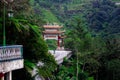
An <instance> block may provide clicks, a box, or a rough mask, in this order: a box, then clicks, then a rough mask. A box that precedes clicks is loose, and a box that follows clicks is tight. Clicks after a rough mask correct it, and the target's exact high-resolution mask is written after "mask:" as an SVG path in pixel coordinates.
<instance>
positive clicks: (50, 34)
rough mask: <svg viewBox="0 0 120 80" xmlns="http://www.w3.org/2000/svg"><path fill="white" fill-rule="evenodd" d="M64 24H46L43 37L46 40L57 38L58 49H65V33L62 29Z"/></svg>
mask: <svg viewBox="0 0 120 80" xmlns="http://www.w3.org/2000/svg"><path fill="white" fill-rule="evenodd" d="M62 27H63V26H60V25H58V24H56V23H54V24H47V25H44V26H43V28H44V31H43V37H44V40H47V39H55V40H57V49H59V50H60V49H63V35H64V31H62V30H61V28H62Z"/></svg>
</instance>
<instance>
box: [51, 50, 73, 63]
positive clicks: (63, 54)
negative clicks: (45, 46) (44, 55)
mask: <svg viewBox="0 0 120 80" xmlns="http://www.w3.org/2000/svg"><path fill="white" fill-rule="evenodd" d="M49 52H50V53H51V54H52V55H53V56H54V57H55V60H56V61H57V63H58V64H61V63H62V62H63V60H64V58H65V57H66V58H70V57H71V55H72V54H71V53H72V51H65V50H55V51H54V50H49Z"/></svg>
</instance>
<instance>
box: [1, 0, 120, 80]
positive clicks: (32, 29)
mask: <svg viewBox="0 0 120 80" xmlns="http://www.w3.org/2000/svg"><path fill="white" fill-rule="evenodd" d="M116 2H120V1H119V0H19V1H18V0H14V2H13V3H10V4H9V5H8V4H4V2H2V1H1V2H0V14H1V15H0V44H1V45H2V44H3V40H2V39H3V26H4V24H3V22H4V21H5V27H6V44H7V45H14V44H21V45H23V46H24V47H23V50H24V51H23V52H24V54H23V56H24V59H25V62H24V64H25V67H24V69H21V70H17V71H14V72H13V80H18V79H21V80H33V78H34V76H31V71H32V70H33V68H34V67H37V66H36V63H37V62H38V61H41V62H43V63H44V64H45V66H44V67H37V69H38V74H39V75H41V76H43V77H44V78H46V80H47V79H48V78H50V79H51V80H119V79H120V6H118V5H115V3H116ZM4 6H5V7H4ZM10 6H12V9H13V11H14V17H12V18H10V17H8V16H7V11H8V10H9V9H10ZM4 16H5V20H4ZM55 22H56V23H59V24H63V25H64V29H65V30H66V33H65V35H66V36H67V37H66V39H65V40H64V43H65V44H64V46H65V48H69V49H70V50H72V52H73V55H72V57H71V58H70V59H69V60H67V59H65V60H64V63H63V64H62V65H61V66H57V64H56V62H55V60H54V58H53V56H52V55H50V54H49V53H48V49H49V48H48V46H49V47H51V48H52V47H53V48H52V49H55V46H56V45H55V43H54V42H52V41H48V42H45V41H44V40H43V38H42V30H43V29H42V26H43V25H44V24H46V23H55ZM49 43H52V44H51V45H52V46H51V45H49ZM47 44H48V45H47Z"/></svg>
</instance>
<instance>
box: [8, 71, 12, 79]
mask: <svg viewBox="0 0 120 80" xmlns="http://www.w3.org/2000/svg"><path fill="white" fill-rule="evenodd" d="M8 80H12V71H10V72H8Z"/></svg>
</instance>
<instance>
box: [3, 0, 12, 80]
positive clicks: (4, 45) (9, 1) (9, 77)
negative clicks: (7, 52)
mask: <svg viewBox="0 0 120 80" xmlns="http://www.w3.org/2000/svg"><path fill="white" fill-rule="evenodd" d="M2 1H3V4H4V9H3V47H4V48H5V47H6V32H5V29H6V28H5V24H6V22H5V13H6V9H5V7H6V4H10V3H12V2H13V0H2ZM8 16H9V17H12V16H13V14H12V12H9V13H8ZM3 53H4V50H3ZM3 72H4V71H3ZM3 72H2V74H3V77H2V80H4V73H3ZM7 74H8V76H7V77H8V80H12V77H11V76H12V73H11V71H10V72H8V73H7Z"/></svg>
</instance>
